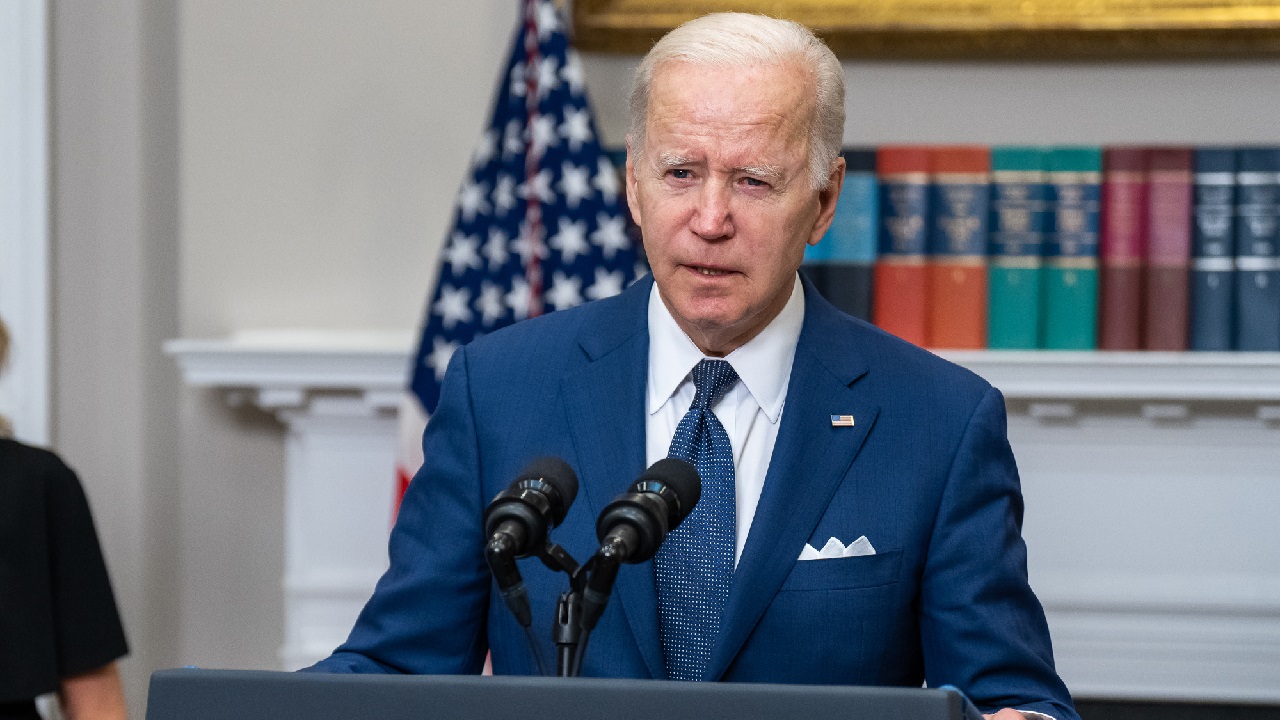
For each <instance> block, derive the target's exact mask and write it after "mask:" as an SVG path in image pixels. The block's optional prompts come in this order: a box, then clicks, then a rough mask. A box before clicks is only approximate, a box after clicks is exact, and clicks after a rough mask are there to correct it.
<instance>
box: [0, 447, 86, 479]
mask: <svg viewBox="0 0 1280 720" xmlns="http://www.w3.org/2000/svg"><path fill="white" fill-rule="evenodd" d="M5 476H8V477H20V478H24V479H26V480H28V481H30V480H32V479H42V480H44V481H45V482H48V483H55V484H59V485H65V484H67V483H70V484H73V485H79V481H78V480H77V479H76V476H75V473H73V472H72V471H71V468H69V467H67V464H66V463H64V462H63V461H62V458H60V457H58V455H57V454H56V453H54V452H53V451H52V450H46V449H45V448H41V447H36V446H34V445H28V444H26V443H23V442H19V441H17V440H13V439H10V438H0V477H5Z"/></svg>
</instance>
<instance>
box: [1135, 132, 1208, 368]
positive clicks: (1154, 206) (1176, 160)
mask: <svg viewBox="0 0 1280 720" xmlns="http://www.w3.org/2000/svg"><path fill="white" fill-rule="evenodd" d="M1192 156H1193V152H1192V149H1191V148H1189V147H1185V148H1184V147H1178V148H1152V149H1151V151H1150V153H1149V155H1148V156H1147V263H1146V291H1147V296H1146V310H1145V316H1144V318H1143V320H1144V325H1143V327H1144V331H1145V332H1144V335H1143V347H1145V348H1146V349H1147V350H1186V349H1187V332H1188V324H1189V320H1188V318H1189V314H1188V308H1189V304H1188V297H1189V293H1190V287H1191V222H1192V219H1191V216H1192V199H1191V198H1192V192H1193V190H1194V186H1195V175H1194V171H1193V170H1192V167H1193V165H1192Z"/></svg>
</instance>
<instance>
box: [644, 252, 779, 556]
mask: <svg viewBox="0 0 1280 720" xmlns="http://www.w3.org/2000/svg"><path fill="white" fill-rule="evenodd" d="M803 323H804V291H803V289H802V288H801V285H800V278H799V277H798V276H797V277H796V280H795V284H794V285H793V286H792V288H791V297H790V298H789V299H788V300H787V304H786V305H785V306H784V307H783V308H782V312H780V313H778V316H777V317H776V318H774V319H773V322H771V323H769V324H768V325H767V326H765V328H764V329H763V330H761V331H760V333H759V334H757V335H756V336H755V337H753V338H751V339H750V340H748V341H747V342H746V344H744V345H743V346H742V347H740V348H738V349H737V350H734V351H733V352H731V353H729V354H728V355H726V356H725V357H724V358H722V359H724V360H727V361H728V362H729V364H730V365H732V366H733V369H734V371H735V372H737V373H738V378H739V382H736V383H734V384H733V386H731V387H730V388H729V390H728V392H726V393H725V394H724V397H723V398H721V399H720V402H718V403H716V405H715V406H714V407H713V408H712V411H713V412H714V413H715V414H716V417H717V418H719V419H720V423H721V424H722V425H724V429H725V432H726V433H728V435H729V442H730V443H731V444H732V445H733V470H734V473H733V475H734V480H735V483H736V486H737V543H736V546H735V549H734V562H735V564H736V563H737V560H738V559H739V558H741V557H742V547H743V545H745V544H746V542H747V533H748V532H750V531H751V521H752V519H753V518H754V517H755V514H756V505H757V504H758V503H759V502H760V491H761V490H762V489H763V488H764V478H765V474H766V473H768V472H769V459H770V458H771V457H773V445H774V443H775V442H776V441H777V439H778V428H779V426H780V425H781V422H782V410H783V406H784V405H785V404H786V399H787V383H788V382H789V381H790V379H791V363H792V360H794V359H795V354H796V343H797V342H798V341H799V340H800V327H801V325H803ZM706 357H707V356H705V355H703V354H702V351H701V350H699V349H698V346H697V345H694V344H693V341H692V340H690V339H689V336H688V335H685V333H684V331H683V330H681V329H680V326H679V325H676V321H675V319H674V318H672V317H671V313H670V312H669V311H668V310H667V306H666V305H665V304H664V303H663V302H662V298H661V297H660V296H659V295H658V286H657V284H656V283H655V284H654V286H653V290H652V291H651V292H650V293H649V378H648V384H647V387H646V393H645V427H644V429H645V464H646V465H652V464H653V463H655V462H657V461H659V460H661V459H662V458H665V457H667V450H668V449H669V448H670V446H671V438H672V437H673V436H674V435H675V434H676V426H677V425H679V424H680V420H681V418H683V417H684V416H685V413H687V412H688V411H689V407H690V406H691V405H693V397H694V394H695V388H694V386H693V378H692V377H691V376H690V372H691V371H692V370H693V367H694V366H695V365H697V364H698V362H699V361H701V360H703V359H706Z"/></svg>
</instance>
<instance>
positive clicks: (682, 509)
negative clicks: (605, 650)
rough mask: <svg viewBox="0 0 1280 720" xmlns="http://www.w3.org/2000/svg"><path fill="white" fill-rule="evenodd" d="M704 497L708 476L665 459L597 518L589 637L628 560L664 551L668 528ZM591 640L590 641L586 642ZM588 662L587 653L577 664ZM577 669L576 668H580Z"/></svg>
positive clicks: (586, 593) (586, 597) (585, 599)
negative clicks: (619, 572)
mask: <svg viewBox="0 0 1280 720" xmlns="http://www.w3.org/2000/svg"><path fill="white" fill-rule="evenodd" d="M700 497H702V481H701V480H700V479H699V478H698V471H697V470H695V469H694V467H693V465H691V464H689V463H687V462H685V461H684V460H678V459H676V458H665V459H663V460H659V461H658V462H656V463H654V464H653V465H651V466H649V469H648V470H645V471H644V474H643V475H641V476H640V478H639V479H638V480H636V481H635V483H633V484H632V485H631V487H630V488H628V491H627V492H626V493H624V494H622V495H619V496H618V497H617V498H615V499H614V501H613V502H611V503H609V504H608V505H606V506H605V508H604V510H603V511H601V513H600V518H599V519H598V520H597V521H596V537H597V538H599V540H600V549H599V550H597V551H596V554H595V557H594V558H592V562H591V563H590V564H591V569H592V572H591V574H590V576H589V578H588V580H587V586H586V587H585V588H584V589H583V594H582V615H581V620H580V623H581V627H582V629H583V631H584V635H585V636H590V634H591V631H592V630H593V629H594V628H595V626H596V623H597V622H599V620H600V616H601V615H603V614H604V608H605V605H607V604H608V602H609V596H610V595H611V594H612V593H613V583H614V581H615V580H616V579H617V577H618V570H619V568H620V566H621V564H622V563H642V562H644V561H645V560H648V559H649V558H651V557H653V556H654V554H655V553H657V552H658V547H659V546H661V545H662V541H663V540H665V539H666V537H667V533H669V532H671V531H672V530H675V529H676V526H678V525H679V524H680V523H681V521H683V520H684V519H685V517H687V516H688V515H689V513H690V512H691V511H692V510H693V506H694V505H697V504H698V499H699V498H700ZM582 642H583V644H584V645H585V644H586V640H585V638H584V640H583V641H582ZM581 661H582V656H581V654H579V655H578V657H577V664H580V663H581ZM574 674H576V671H575V673H574Z"/></svg>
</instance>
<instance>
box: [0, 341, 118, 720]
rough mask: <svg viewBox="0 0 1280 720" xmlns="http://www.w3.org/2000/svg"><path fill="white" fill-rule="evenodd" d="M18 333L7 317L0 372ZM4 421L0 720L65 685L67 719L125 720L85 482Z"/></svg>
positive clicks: (0, 441) (114, 618)
mask: <svg viewBox="0 0 1280 720" xmlns="http://www.w3.org/2000/svg"><path fill="white" fill-rule="evenodd" d="M8 345H9V337H8V331H7V330H6V329H5V326H4V323H3V321H0V371H3V369H4V363H5V360H6V358H7V355H8V352H7V351H8ZM8 431H9V426H8V422H7V421H6V420H4V419H3V418H0V720H16V719H17V718H21V719H23V720H28V719H38V718H39V717H40V716H39V715H38V714H37V713H36V706H35V698H36V697H37V696H39V695H42V694H44V693H47V692H52V691H55V690H56V691H57V692H58V698H59V700H60V703H61V706H62V713H63V716H64V717H65V718H67V720H124V718H126V712H125V703H124V693H123V691H122V689H121V686H120V674H119V671H118V670H117V667H116V660H118V659H119V658H120V657H122V656H123V655H125V653H127V652H128V646H127V645H126V644H125V637H124V629H123V628H122V627H121V624H120V615H119V613H118V612H117V610H116V604H115V599H114V598H113V596H112V593H111V584H110V581H109V580H108V578H107V568H106V565H105V563H104V562H103V559H102V551H101V548H100V547H99V545H98V538H97V535H96V533H95V532H94V527H93V518H92V517H91V516H90V514H89V503H88V501H87V500H86V498H85V495H84V491H83V489H81V487H80V482H79V480H77V479H76V476H75V473H73V472H72V471H71V470H70V469H69V468H68V467H67V466H66V465H65V464H64V463H63V462H62V461H61V460H59V459H58V457H57V456H56V455H54V454H53V453H51V452H49V451H47V450H41V449H39V448H34V447H31V446H28V445H24V444H22V443H19V442H17V441H15V440H12V439H9V438H8V435H9V432H8Z"/></svg>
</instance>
